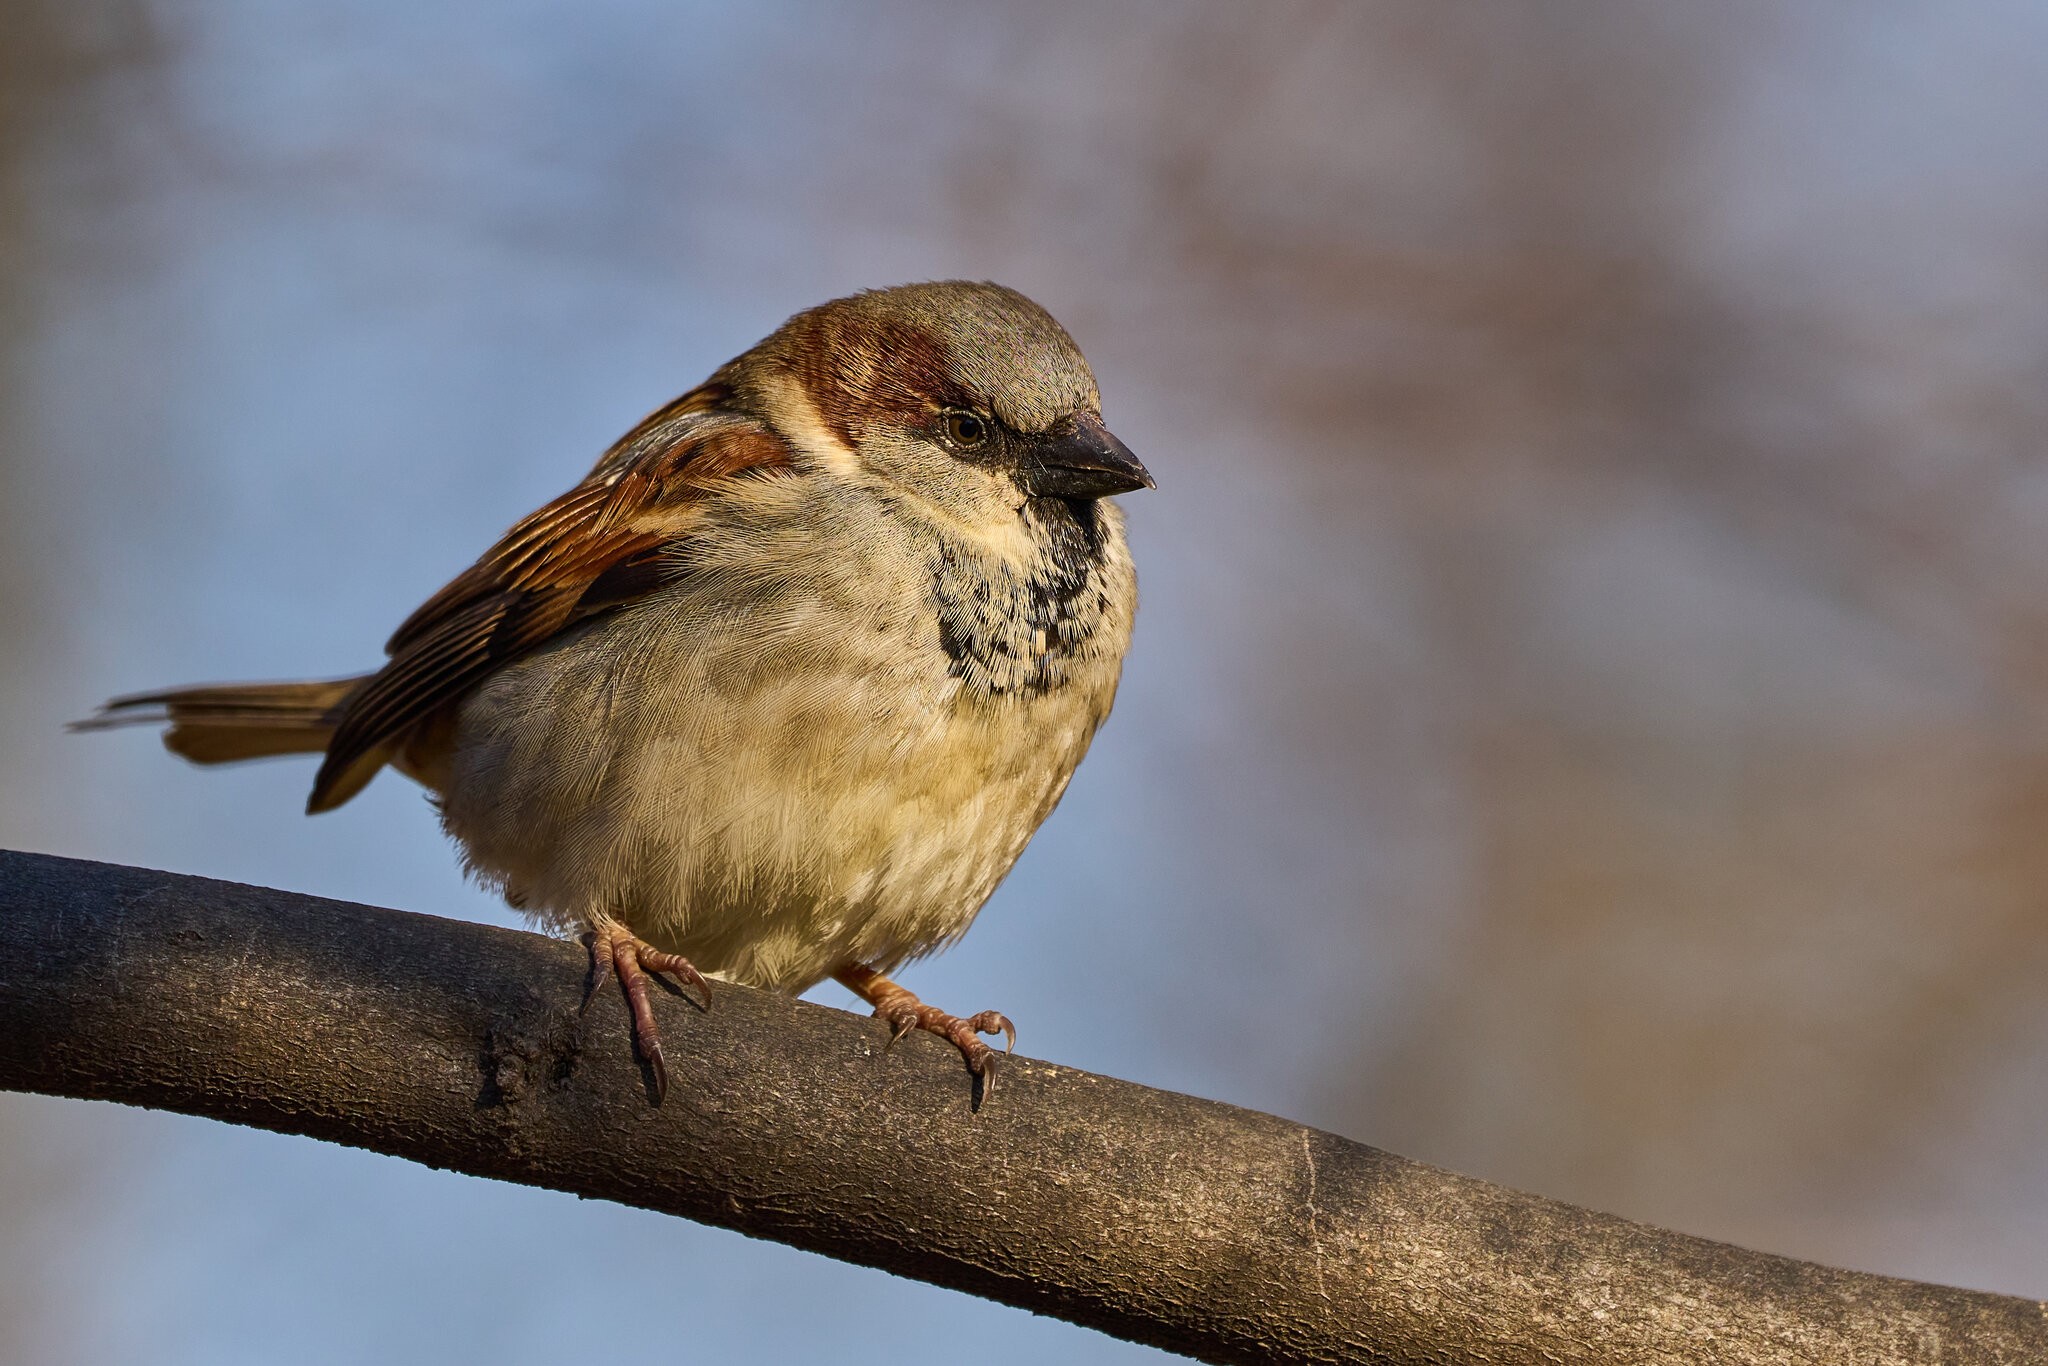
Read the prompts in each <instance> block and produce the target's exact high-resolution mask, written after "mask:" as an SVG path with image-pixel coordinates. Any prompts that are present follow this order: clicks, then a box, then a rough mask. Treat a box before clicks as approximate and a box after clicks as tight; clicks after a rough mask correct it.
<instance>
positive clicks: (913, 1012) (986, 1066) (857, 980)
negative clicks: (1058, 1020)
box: [832, 963, 1017, 1100]
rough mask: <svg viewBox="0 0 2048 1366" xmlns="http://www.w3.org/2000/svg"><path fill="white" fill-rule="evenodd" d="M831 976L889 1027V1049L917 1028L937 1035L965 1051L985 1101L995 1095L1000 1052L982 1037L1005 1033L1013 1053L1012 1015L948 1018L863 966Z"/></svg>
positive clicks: (1005, 1044) (991, 1013) (989, 1013)
mask: <svg viewBox="0 0 2048 1366" xmlns="http://www.w3.org/2000/svg"><path fill="white" fill-rule="evenodd" d="M832 976H833V978H834V979H836V980H837V981H838V982H839V984H840V985H841V986H843V987H845V988H846V989H847V990H848V991H851V992H852V993H853V994H854V995H856V996H858V997H860V998H861V999H862V1000H863V1001H866V1002H867V1003H868V1004H869V1005H871V1006H873V1007H874V1008H875V1018H876V1019H878V1020H883V1021H886V1022H887V1023H888V1026H889V1047H891V1048H894V1047H895V1046H896V1045H897V1044H898V1043H899V1042H901V1041H902V1039H903V1036H904V1035H906V1034H908V1033H910V1031H911V1030H913V1029H922V1030H924V1031H925V1032H926V1033H928V1034H936V1035H938V1036H939V1037H940V1038H942V1039H944V1040H946V1041H947V1042H948V1043H950V1044H952V1045H953V1047H955V1048H957V1049H959V1050H960V1056H961V1057H963V1058H965V1059H966V1060H967V1070H968V1071H969V1072H972V1073H973V1074H974V1076H975V1077H976V1079H978V1080H979V1081H980V1082H981V1096H982V1099H983V1100H986V1099H988V1097H989V1096H990V1095H991V1094H993V1093H994V1091H995V1089H996V1057H997V1055H996V1051H995V1050H994V1049H993V1048H990V1047H989V1046H988V1045H987V1044H985V1043H983V1042H982V1041H981V1039H980V1037H979V1036H980V1035H983V1034H1000V1035H1002V1036H1003V1054H1004V1055H1008V1053H1009V1052H1010V1050H1011V1049H1012V1048H1015V1047H1016V1046H1017V1027H1016V1026H1015V1025H1013V1024H1011V1023H1010V1017H1009V1016H1007V1015H1004V1014H1002V1013H1000V1012H998V1011H994V1010H984V1011H982V1012H981V1013H980V1014H979V1015H970V1016H968V1017H967V1018H965V1019H962V1018H961V1017H960V1016H958V1015H948V1014H947V1013H946V1012H945V1011H943V1010H940V1009H939V1008H938V1007H937V1006H928V1005H926V1004H925V1003H924V1002H923V1001H920V1000H918V999H917V996H916V994H915V993H913V992H910V991H906V990H905V989H904V988H902V987H899V986H897V985H896V984H895V983H894V982H892V981H890V980H889V979H888V978H886V977H884V976H883V975H882V974H881V973H879V972H876V971H875V970H874V969H873V968H870V967H864V966H862V965H861V964H858V963H855V964H852V965H850V966H848V967H844V968H841V969H839V970H838V971H837V972H835V973H833V974H832Z"/></svg>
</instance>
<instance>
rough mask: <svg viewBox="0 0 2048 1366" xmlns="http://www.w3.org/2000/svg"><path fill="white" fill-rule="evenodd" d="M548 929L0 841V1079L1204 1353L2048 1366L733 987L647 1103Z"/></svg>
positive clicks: (1688, 1253)
mask: <svg viewBox="0 0 2048 1366" xmlns="http://www.w3.org/2000/svg"><path fill="white" fill-rule="evenodd" d="M585 973H586V959H585V955H584V953H583V952H582V950H581V949H579V948H578V947H576V946H575V945H571V944H564V943H561V942H559V941H556V940H551V939H545V938H542V937H540V936H537V935H530V934H518V933H514V932H512V931H508V930H498V929H490V928H486V927H483V926H478V925H471V924H466V923H462V922H459V921H450V920H443V919H438V918H434V917H429V916H421V915H412V914H407V913H404V912H399V911H388V910H378V909H374V908H371V907H367V906H357V905H351V904H348V903H345V902H336V901H324V900H321V899H319V898H316V897H309V896H299V895H296V894H294V893H291V892H279V891H269V890H265V889H262V888H257V887H244V886H240V885H237V884H233V883H224V882H212V881H208V880H205V879H201V878H193V877H180V876H177V875H174V874H170V873H158V872H149V871H145V870H142V869H136V868H123V867H118V866H114V865H109V864H96V863H83V862H77V861H74V860H69V859H58V858H50V857H45V856H41V855H34V854H20V853H5V852H0V1086H5V1087H9V1088H13V1089H17V1090H25V1091H41V1092H47V1093H49V1094H52V1095H63V1096H77V1097H82V1098H86V1099H99V1100H118V1101H123V1102H126V1103H128V1104H132V1105H147V1106H154V1107H158V1108H162V1109H169V1110H179V1111H183V1112H185V1113H187V1114H195V1115H208V1116H211V1117H213V1118H215V1119H224V1120H228V1121H230V1122H233V1123H239V1124H253V1125H258V1126H260V1127H263V1128H267V1129H276V1130H280V1131H283V1132H287V1133H299V1134H309V1135H312V1136H313V1137H316V1138H325V1139H330V1140H332V1141H334V1142H337V1143H347V1144H352V1145H354V1146H357V1147H362V1148H370V1149H373V1150H375V1151H377V1152H384V1153H392V1154H395V1155H397V1156H400V1157H407V1158H411V1159H413V1160H414V1161H418V1162H425V1163H428V1164H430V1165H433V1166H436V1167H450V1168H454V1169H456V1170H459V1171H465V1172H471V1173H474V1174H476V1175H479V1176H492V1177H497V1178H499V1179H501V1180H506V1181H518V1182H523V1183H525V1184H527V1185H533V1186H546V1187H550V1188H552V1189H555V1190H562V1191H572V1192H574V1193H576V1194H578V1195H585V1196H597V1197H601V1198H604V1199H607V1200H616V1201H619V1202H621V1203H624V1204H629V1205H640V1206H644V1207H646V1208H648V1209H656V1210H662V1211H665V1212H667V1213H670V1214H679V1215H682V1216H684V1217H686V1218H690V1219H698V1220H702V1221H703V1222H705V1223H710V1224H719V1225H722V1226H724V1227H727V1228H734V1229H738V1230H739V1231H741V1232H742V1233H748V1234H752V1235H754V1236H756V1237H762V1238H773V1239H776V1240H778V1241H781V1242H785V1243H790V1244H792V1245H794V1246H797V1247H802V1248H809V1249H811V1250H812V1251H816V1252H822V1253H825V1254H826V1255H828V1256H833V1257H840V1258H844V1259H846V1260H848V1261H853V1262H860V1263H864V1264H866V1265H869V1266H877V1267H881V1268H883V1269H885V1270H889V1271H894V1272H897V1273H899V1274H901V1275H905V1276H912V1277H916V1278H917V1279H919V1280H925V1281H931V1282H933V1283H935V1284H938V1285H945V1286H951V1287H953V1288H954V1289H958V1290H965V1291H967V1292H969V1293H970V1294H976V1295H983V1296H987V1297H988V1298H990V1299H995V1300H1000V1301H1002V1302H1004V1303H1006V1304H1013V1305H1018V1306H1020V1307H1022V1308H1025V1309H1030V1310H1034V1311H1036V1312H1038V1313H1041V1314H1051V1315H1054V1316H1056V1317H1058V1318H1063V1319H1068V1320H1070V1321H1072V1322H1074V1323H1081V1324H1086V1325H1088V1326H1090V1327H1093V1328H1099V1329H1101V1330H1102V1331H1104V1332H1107V1333H1113V1334H1116V1335H1117V1336H1119V1337H1125V1338H1131V1339H1134V1340H1136V1341H1139V1342H1148V1343H1153V1344H1155V1345H1157V1346H1160V1347H1165V1348H1169V1349H1172V1350H1175V1351H1180V1352H1186V1353H1188V1354H1190V1355H1193V1356H1196V1357H1200V1358H1202V1359H1204V1360H1208V1361H1217V1362H1337V1361H1356V1362H1374V1363H1425V1362H1426V1363H1431V1364H1432V1366H1445V1364H1446V1363H1474V1366H1477V1364H1478V1363H1485V1364H1486V1366H1502V1364H1503V1363H1510V1362H1544V1363H1602V1364H1603V1366H1604V1364H1605V1363H1617V1362H1681V1361H1683V1362H1691V1361H1704V1360H1712V1361H1716V1362H1722V1363H1738V1364H1743V1366H1746V1364H1747V1363H1761V1362H1797V1363H1802V1364H1804V1366H1811V1363H1815V1362H1879V1361H1882V1362H1930V1363H1931V1362H1945V1363H1975V1362H2011V1363H2015V1366H2017V1363H2021V1362H2040V1361H2048V1306H2043V1305H2041V1304H2037V1303H2034V1302H2032V1301H2027V1300H2019V1299H2011V1298H2007V1297H2004V1296H1998V1295H1984V1294H1975V1293H1971V1292H1967V1291H1961V1290H1950V1289H1946V1288H1942V1287H1939V1286H1930V1285H1921V1284H1918V1283H1915V1282H1911V1281H1899V1280H1890V1279H1886V1278H1884V1277H1879V1276H1867V1275H1860V1274H1856V1273H1852V1272H1846V1271H1837V1270H1833V1269H1831V1268H1827V1267H1821V1266H1815V1265H1812V1264H1810V1263H1803V1262H1795V1261H1791V1260H1788V1259H1785V1258H1782V1257H1772V1256H1767V1255H1764V1254H1761V1253H1755V1252H1747V1251H1744V1250H1742V1249H1739V1248H1734V1247H1729V1246H1726V1245H1723V1244H1719V1243H1710V1242H1706V1241H1703V1240H1701V1239H1697V1238H1690V1237H1686V1236H1684V1235H1682V1234H1677V1233H1668V1232H1664V1231H1662V1230H1659V1229H1654V1228H1648V1227H1644V1226H1643V1225H1640V1224H1632V1223H1629V1222H1627V1221H1625V1220H1621V1219H1616V1218H1613V1217H1611V1216H1608V1215H1604V1214H1596V1213H1593V1212H1591V1211H1587V1210H1582V1209H1577V1208H1574V1207H1572V1206H1569V1205H1562V1204H1558V1203H1556V1202H1554V1201H1549V1200H1542V1199H1538V1198H1536V1197H1534V1196H1528V1195H1522V1194H1518V1193H1516V1192H1514V1191H1510V1190H1505V1189H1502V1188H1500V1187H1498V1186H1492V1185H1488V1184H1486V1183H1485V1182H1482V1181H1476V1180H1473V1179H1471V1178H1469V1177H1463V1176H1457V1175H1454V1174H1452V1173H1449V1172H1443V1171H1438V1170H1436V1169H1434V1168H1431V1167H1426V1166H1422V1165H1420V1164H1418V1163H1414V1162H1409V1161H1407V1160H1405V1159H1403V1158H1399V1157H1395V1156H1393V1155H1391V1154H1388V1153H1383V1152H1380V1151H1377V1150H1376V1149H1372V1148H1368V1147H1365V1146H1363V1145H1361V1144H1357V1143H1352V1142H1349V1141H1348V1140H1345V1139H1342V1138H1338V1137H1336V1136H1334V1135H1331V1134H1326V1133H1320V1132H1317V1131H1316V1130H1313V1129H1305V1128H1302V1127H1301V1126H1299V1125H1296V1124H1290V1123H1288V1122H1287V1121H1285V1120H1281V1119H1276V1118H1274V1117H1272V1116H1270V1115H1263V1114H1256V1113H1253V1112H1251V1111H1247V1110H1239V1109H1235V1108H1233V1107H1231V1106H1228V1105H1219V1104H1216V1103H1214V1102H1211V1101H1203V1100H1196V1099H1194V1098H1192V1097H1189V1096H1181V1095H1174V1094H1171V1093H1168V1092H1162V1091H1154V1090H1150V1089H1148V1088H1146V1087H1142V1086H1135V1085H1132V1084H1130V1083H1128V1082H1121V1081H1113V1080H1111V1079H1109V1078H1106V1077H1098V1076H1093V1075H1091V1074H1089V1073H1086V1072H1077V1071H1075V1070H1073V1069H1071V1068H1065V1067H1055V1066H1052V1065H1050V1064H1046V1063H1042V1062H1033V1061H1029V1060H1024V1059H1016V1060H1012V1062H1011V1063H1010V1065H1009V1066H1008V1068H1007V1069H1006V1070H1004V1071H1003V1073H1002V1074H1001V1076H1002V1086H1001V1090H1000V1091H999V1092H998V1094H997V1096H996V1097H995V1098H994V1100H993V1101H992V1103H991V1104H989V1105H987V1106H986V1107H984V1108H983V1109H982V1110H980V1111H979V1112H974V1111H972V1110H970V1108H969V1104H968V1099H969V1086H968V1077H967V1075H966V1073H965V1071H964V1069H962V1068H961V1066H960V1063H959V1057H958V1055H957V1054H956V1053H955V1052H954V1051H953V1050H952V1049H951V1048H950V1047H949V1046H947V1045H944V1044H941V1043H939V1042H938V1041H936V1040H931V1039H926V1038H924V1037H922V1036H918V1037H913V1038H910V1039H906V1040H905V1041H904V1043H903V1044H902V1045H901V1046H900V1047H899V1048H897V1049H896V1050H895V1052H893V1053H891V1054H888V1055H884V1054H883V1052H882V1042H883V1038H884V1031H883V1027H882V1026H881V1024H880V1023H879V1022H876V1021H873V1020H869V1019H864V1018H860V1017H856V1016H852V1015H849V1014H846V1013H844V1012H841V1011H835V1010H827V1009H823V1008H820V1007H817V1006H812V1005H806V1004H804V1003H802V1002H797V1001H790V1000H787V999H784V998H782V997H778V996H772V995H769V994H767V993H764V992H757V991H748V990H744V989H741V988H737V987H729V986H719V987H718V988H717V996H716V1002H715V1006H714V1008H713V1009H712V1010H711V1011H710V1012H709V1013H708V1014H707V1013H700V1012H698V1011H697V1010H695V1009H693V1008H692V1007H691V1006H690V1005H689V1004H688V1003H686V1002H684V1001H683V1000H681V999H679V998H677V997H675V996H668V997H667V998H665V999H663V1000H661V1001H659V1002H658V1003H657V1010H659V1011H660V1012H661V1014H662V1017H663V1019H662V1027H663V1035H664V1038H665V1039H666V1040H667V1041H668V1046H669V1050H670V1066H671V1068H672V1069H673V1073H674V1081H675V1085H674V1086H673V1088H672V1089H671V1091H670V1093H669V1098H668V1102H667V1104H665V1105H664V1106H662V1107H661V1108H660V1109H656V1108H654V1107H653V1106H651V1105H650V1104H649V1099H648V1092H647V1078H646V1077H645V1076H644V1075H643V1074H642V1073H641V1072H640V1071H639V1070H638V1065H637V1064H636V1063H635V1061H634V1060H633V1058H632V1056H631V1053H630V1049H629V1047H628V1045H627V1043H626V1038H627V1034H626V1021H625V1018H624V1010H623V1006H622V1003H621V1002H620V1001H619V999H618V993H616V992H612V991H606V992H601V993H599V994H598V996H597V998H596V999H595V1001H594V1002H593V1003H592V1005H591V1007H590V1010H589V1012H588V1015H587V1016H586V1017H579V1016H578V1014H577V1009H576V1007H577V1004H578V1002H579V1001H580V999H581V997H582V992H583V988H584V985H585Z"/></svg>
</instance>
